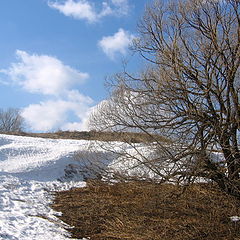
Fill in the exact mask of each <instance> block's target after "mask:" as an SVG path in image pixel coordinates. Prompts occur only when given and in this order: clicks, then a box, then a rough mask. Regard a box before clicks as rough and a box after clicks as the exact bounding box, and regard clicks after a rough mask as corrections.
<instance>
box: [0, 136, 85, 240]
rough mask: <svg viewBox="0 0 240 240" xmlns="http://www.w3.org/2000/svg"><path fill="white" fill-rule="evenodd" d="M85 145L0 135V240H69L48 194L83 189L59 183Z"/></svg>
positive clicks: (75, 141) (83, 143)
mask: <svg viewBox="0 0 240 240" xmlns="http://www.w3.org/2000/svg"><path fill="white" fill-rule="evenodd" d="M87 144H88V143H87V142H86V141H81V140H55V139H41V138H31V137H20V136H9V135H0V239H6V240H46V239H48V240H56V239H58V240H62V239H69V237H70V236H69V234H68V232H67V231H66V230H64V228H66V227H67V226H66V225H65V224H64V223H63V222H61V221H60V220H59V219H58V218H57V216H59V215H60V214H61V213H58V212H55V211H53V210H52V209H51V208H50V207H49V204H50V203H51V201H52V194H51V192H52V191H58V190H66V189H69V188H72V187H83V186H85V183H84V182H65V183H62V182H59V181H57V179H59V178H61V177H62V176H63V175H64V169H65V167H66V166H67V165H68V164H71V163H72V164H73V163H74V162H75V161H74V159H73V157H72V156H73V154H74V153H75V152H76V151H79V150H81V149H83V148H86V145H87Z"/></svg>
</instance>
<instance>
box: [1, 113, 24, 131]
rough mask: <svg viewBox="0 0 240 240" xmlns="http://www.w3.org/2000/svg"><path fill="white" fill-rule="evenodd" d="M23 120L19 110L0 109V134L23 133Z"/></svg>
mask: <svg viewBox="0 0 240 240" xmlns="http://www.w3.org/2000/svg"><path fill="white" fill-rule="evenodd" d="M23 125H24V120H23V118H22V116H21V114H20V110H19V109H16V108H9V109H7V110H3V109H0V131H1V132H21V131H23V127H24V126H23Z"/></svg>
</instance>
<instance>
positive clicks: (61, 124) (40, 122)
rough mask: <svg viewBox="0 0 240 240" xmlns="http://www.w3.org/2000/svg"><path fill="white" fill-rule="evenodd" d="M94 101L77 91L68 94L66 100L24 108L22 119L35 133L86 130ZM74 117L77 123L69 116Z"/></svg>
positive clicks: (50, 101) (45, 102)
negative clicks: (58, 130)
mask: <svg viewBox="0 0 240 240" xmlns="http://www.w3.org/2000/svg"><path fill="white" fill-rule="evenodd" d="M92 103H93V100H92V99H91V98H90V97H88V96H84V95H82V94H80V93H79V92H78V91H77V90H71V91H69V92H68V93H67V96H66V98H65V99H56V100H48V101H43V102H40V103H39V104H31V105H29V106H28V107H26V108H24V109H23V111H22V117H23V118H24V119H25V121H26V123H27V124H28V125H29V126H30V128H31V130H33V131H50V130H57V129H62V130H86V128H87V124H86V123H87V119H88V112H89V109H90V107H89V105H90V104H92ZM69 114H70V115H74V116H75V117H76V118H77V122H71V120H70V119H68V117H67V116H68V115H69Z"/></svg>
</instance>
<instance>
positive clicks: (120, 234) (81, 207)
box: [53, 181, 240, 240]
mask: <svg viewBox="0 0 240 240" xmlns="http://www.w3.org/2000/svg"><path fill="white" fill-rule="evenodd" d="M183 190H184V188H183V187H180V186H174V185H157V184H152V183H146V182H141V183H136V182H130V183H117V184H114V185H108V184H106V183H103V182H97V181H90V182H88V185H87V187H85V188H80V189H72V190H70V191H65V192H59V193H56V196H55V203H54V204H53V208H54V209H55V210H57V211H61V212H63V216H62V217H61V219H62V220H63V221H65V222H66V223H68V224H69V225H71V226H74V228H73V229H70V231H71V233H72V236H73V237H76V238H82V237H90V238H91V240H113V239H115V240H117V239H126V240H127V239H128V240H169V239H171V240H201V239H204V240H213V239H214V240H223V239H227V240H237V239H240V223H236V224H235V223H233V222H231V221H230V219H229V217H230V216H234V215H240V209H239V205H240V203H239V201H237V200H236V199H234V198H233V197H230V196H228V195H226V194H224V193H223V192H221V191H220V190H219V189H218V188H217V187H216V186H214V185H209V184H201V185H193V186H190V187H188V188H186V190H185V191H183Z"/></svg>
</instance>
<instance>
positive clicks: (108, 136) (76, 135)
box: [2, 131, 170, 143]
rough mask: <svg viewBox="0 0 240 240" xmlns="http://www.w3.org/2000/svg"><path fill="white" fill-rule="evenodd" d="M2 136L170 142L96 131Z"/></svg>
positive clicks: (160, 137)
mask: <svg viewBox="0 0 240 240" xmlns="http://www.w3.org/2000/svg"><path fill="white" fill-rule="evenodd" d="M2 134H7V135H15V136H25V137H40V138H52V139H75V140H99V141H122V142H132V143H141V142H152V141H164V142H170V140H169V139H166V138H164V137H162V136H159V135H156V134H155V135H148V134H144V133H131V132H97V131H81V132H79V131H74V132H70V131H59V132H50V133H27V132H13V133H9V132H8V133H6V132H2Z"/></svg>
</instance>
